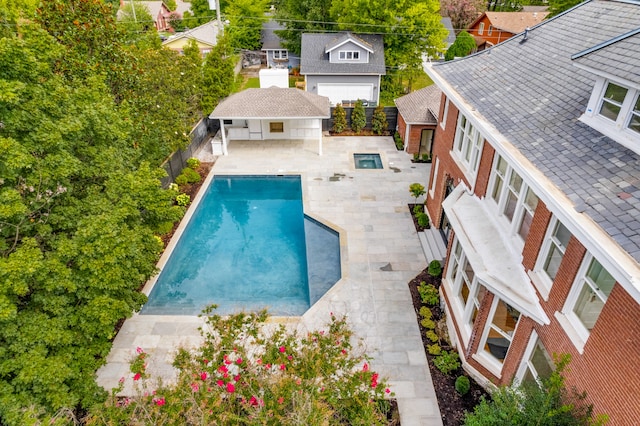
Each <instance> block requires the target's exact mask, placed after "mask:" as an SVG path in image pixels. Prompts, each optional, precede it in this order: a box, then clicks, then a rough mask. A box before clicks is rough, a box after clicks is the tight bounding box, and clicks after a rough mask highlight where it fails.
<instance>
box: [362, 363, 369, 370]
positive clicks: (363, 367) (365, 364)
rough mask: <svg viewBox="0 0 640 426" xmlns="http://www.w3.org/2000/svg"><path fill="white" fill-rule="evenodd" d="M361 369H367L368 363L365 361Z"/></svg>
mask: <svg viewBox="0 0 640 426" xmlns="http://www.w3.org/2000/svg"><path fill="white" fill-rule="evenodd" d="M362 371H369V364H367V363H366V362H365V363H364V365H363V366H362Z"/></svg>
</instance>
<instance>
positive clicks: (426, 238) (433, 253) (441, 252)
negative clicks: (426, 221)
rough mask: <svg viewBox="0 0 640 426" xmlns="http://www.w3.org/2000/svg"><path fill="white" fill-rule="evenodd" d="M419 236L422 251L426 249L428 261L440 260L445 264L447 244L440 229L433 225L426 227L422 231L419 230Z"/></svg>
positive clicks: (425, 254)
mask: <svg viewBox="0 0 640 426" xmlns="http://www.w3.org/2000/svg"><path fill="white" fill-rule="evenodd" d="M418 237H419V238H420V243H421V244H422V251H424V256H425V257H426V258H427V262H431V261H432V260H438V261H440V263H442V264H444V259H445V257H447V246H446V245H445V244H444V240H443V239H442V236H441V235H440V230H439V229H437V228H433V227H432V228H429V229H425V230H424V231H422V232H418Z"/></svg>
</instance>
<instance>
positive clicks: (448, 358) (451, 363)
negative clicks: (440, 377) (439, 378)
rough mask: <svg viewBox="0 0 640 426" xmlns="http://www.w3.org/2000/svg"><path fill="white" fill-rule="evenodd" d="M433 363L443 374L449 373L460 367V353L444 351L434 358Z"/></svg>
mask: <svg viewBox="0 0 640 426" xmlns="http://www.w3.org/2000/svg"><path fill="white" fill-rule="evenodd" d="M433 364H434V365H435V366H436V368H437V369H438V370H440V371H441V372H442V374H449V373H451V372H452V371H456V370H457V369H458V368H460V360H459V358H458V353H457V352H455V351H451V352H448V351H442V353H441V354H440V355H438V356H437V357H436V358H434V359H433Z"/></svg>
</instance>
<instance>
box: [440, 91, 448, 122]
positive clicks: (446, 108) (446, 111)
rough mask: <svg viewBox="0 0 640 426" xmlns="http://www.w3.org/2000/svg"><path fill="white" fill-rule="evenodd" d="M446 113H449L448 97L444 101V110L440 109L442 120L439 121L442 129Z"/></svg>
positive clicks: (445, 120)
mask: <svg viewBox="0 0 640 426" xmlns="http://www.w3.org/2000/svg"><path fill="white" fill-rule="evenodd" d="M447 115H449V97H447V98H446V99H445V101H444V110H443V111H442V120H441V121H440V127H442V129H444V128H445V127H447Z"/></svg>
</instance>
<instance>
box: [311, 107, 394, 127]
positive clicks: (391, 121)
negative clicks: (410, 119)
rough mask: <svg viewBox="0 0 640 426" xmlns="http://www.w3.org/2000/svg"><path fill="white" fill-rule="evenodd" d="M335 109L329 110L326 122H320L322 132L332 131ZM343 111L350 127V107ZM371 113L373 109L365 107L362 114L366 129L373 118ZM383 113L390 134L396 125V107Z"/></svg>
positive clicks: (388, 108)
mask: <svg viewBox="0 0 640 426" xmlns="http://www.w3.org/2000/svg"><path fill="white" fill-rule="evenodd" d="M334 110H335V107H332V108H331V118H329V119H328V120H322V130H323V131H329V130H331V129H333V111H334ZM344 111H345V112H346V113H347V127H351V112H352V111H353V108H352V107H345V108H344ZM373 111H375V107H365V108H364V112H365V114H366V116H367V125H366V126H365V127H366V128H367V129H371V119H372V118H373ZM384 113H385V114H386V116H387V123H388V124H389V125H388V126H387V130H388V131H389V132H390V133H393V132H395V130H396V126H397V125H398V108H396V107H384Z"/></svg>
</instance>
